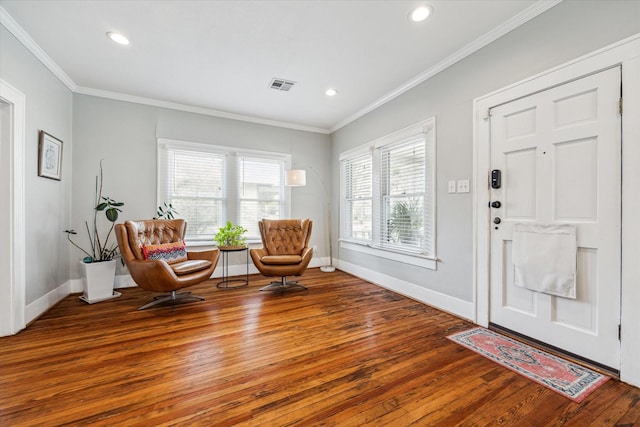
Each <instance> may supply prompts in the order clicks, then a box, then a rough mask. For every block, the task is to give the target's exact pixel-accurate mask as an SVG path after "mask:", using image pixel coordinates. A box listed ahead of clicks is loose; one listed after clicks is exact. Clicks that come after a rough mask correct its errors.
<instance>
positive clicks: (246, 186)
mask: <svg viewBox="0 0 640 427" xmlns="http://www.w3.org/2000/svg"><path fill="white" fill-rule="evenodd" d="M239 165H240V172H239V173H238V216H239V218H240V224H246V225H244V227H245V228H246V229H247V230H248V234H249V235H253V236H259V235H260V230H258V221H257V220H256V218H257V219H262V218H269V219H278V218H283V217H284V212H283V203H282V200H283V198H284V194H283V193H284V186H283V183H284V173H285V168H284V163H283V161H282V160H278V159H269V158H258V157H245V156H242V157H240V158H239Z"/></svg>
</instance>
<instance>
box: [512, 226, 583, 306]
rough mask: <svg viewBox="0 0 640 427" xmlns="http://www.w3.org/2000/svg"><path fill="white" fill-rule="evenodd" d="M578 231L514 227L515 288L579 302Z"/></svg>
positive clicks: (563, 228)
mask: <svg viewBox="0 0 640 427" xmlns="http://www.w3.org/2000/svg"><path fill="white" fill-rule="evenodd" d="M576 253H577V241H576V227H575V226H573V225H569V224H549V225H547V224H526V223H520V224H514V227H513V253H512V259H513V266H514V285H515V286H519V287H521V288H527V289H529V290H532V291H536V292H543V293H546V294H551V295H556V296H560V297H565V298H576Z"/></svg>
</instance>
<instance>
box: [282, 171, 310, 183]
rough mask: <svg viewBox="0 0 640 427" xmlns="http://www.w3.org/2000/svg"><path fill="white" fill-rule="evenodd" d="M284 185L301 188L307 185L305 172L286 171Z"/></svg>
mask: <svg viewBox="0 0 640 427" xmlns="http://www.w3.org/2000/svg"><path fill="white" fill-rule="evenodd" d="M284 185H286V186H287V187H302V186H303V185H307V172H306V171H305V170H302V169H293V170H290V171H287V173H286V175H285V176H284Z"/></svg>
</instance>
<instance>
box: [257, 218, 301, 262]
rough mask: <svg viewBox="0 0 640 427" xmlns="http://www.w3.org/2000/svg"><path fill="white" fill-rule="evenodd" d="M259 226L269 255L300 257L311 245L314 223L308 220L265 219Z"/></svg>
mask: <svg viewBox="0 0 640 427" xmlns="http://www.w3.org/2000/svg"><path fill="white" fill-rule="evenodd" d="M258 226H259V227H260V237H261V238H262V246H264V248H265V249H266V250H267V252H268V254H269V255H300V254H302V250H303V249H305V248H306V247H307V246H308V245H309V237H311V226H312V223H311V221H310V220H308V219H304V220H300V219H263V220H262V221H260V222H259V223H258Z"/></svg>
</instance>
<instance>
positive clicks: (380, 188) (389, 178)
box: [340, 118, 435, 259]
mask: <svg viewBox="0 0 640 427" xmlns="http://www.w3.org/2000/svg"><path fill="white" fill-rule="evenodd" d="M434 153H435V119H434V118H431V119H429V120H426V121H424V122H420V123H418V124H416V125H413V126H410V127H408V128H406V129H403V130H401V131H398V132H395V133H393V134H391V135H388V136H386V137H383V138H380V139H379V140H376V141H373V142H372V143H370V144H367V145H366V146H364V147H358V148H356V149H355V150H351V151H349V152H347V153H343V154H342V155H341V156H340V160H341V191H342V197H341V208H340V209H341V216H342V221H341V236H340V237H341V240H342V241H345V242H351V243H356V244H357V243H360V244H364V245H366V246H367V247H370V248H377V249H380V250H383V251H388V252H398V253H405V254H409V255H415V256H421V257H426V258H430V259H435V249H434V246H435V244H434V243H435V232H434V231H435V220H434V214H433V212H434V211H435V209H434V206H433V202H434V200H435V198H434V192H435V185H434V184H435V183H434V177H435V157H434Z"/></svg>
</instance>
